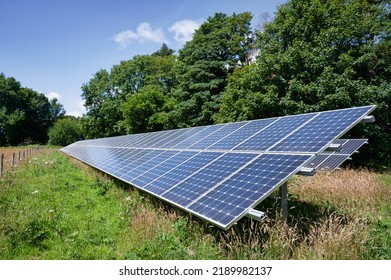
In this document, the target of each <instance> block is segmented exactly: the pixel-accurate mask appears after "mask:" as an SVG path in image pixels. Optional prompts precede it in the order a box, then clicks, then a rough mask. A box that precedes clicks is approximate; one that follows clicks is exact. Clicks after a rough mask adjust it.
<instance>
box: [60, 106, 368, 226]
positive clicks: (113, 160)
mask: <svg viewBox="0 0 391 280" xmlns="http://www.w3.org/2000/svg"><path fill="white" fill-rule="evenodd" d="M373 109H374V106H366V107H359V108H351V109H343V110H335V111H328V112H321V113H310V114H303V115H296V116H288V117H280V118H270V119H263V120H253V121H246V122H239V123H229V124H221V125H212V126H203V127H195V128H186V129H177V130H170V131H163V132H151V133H144V134H134V135H127V136H118V137H110V138H102V139H95V140H84V141H79V142H76V143H74V144H72V145H69V146H67V147H65V148H63V149H61V150H62V151H63V152H65V153H67V154H69V155H71V156H74V157H75V158H78V159H80V160H82V161H84V162H85V163H87V164H90V165H91V166H94V167H95V168H98V169H100V170H102V171H104V172H106V173H108V174H111V175H112V176H115V177H116V178H119V179H121V180H123V181H125V182H128V183H130V184H132V185H134V186H136V187H137V188H140V189H142V190H144V191H147V192H149V193H151V194H153V195H155V196H157V197H159V198H161V199H163V200H166V201H168V202H170V203H172V204H174V205H177V206H179V207H181V208H182V209H184V210H186V211H189V212H191V213H193V214H194V215H197V216H199V217H201V218H204V219H206V220H208V221H210V222H212V223H214V224H216V225H218V226H220V227H222V228H225V229H226V228H228V227H230V226H231V225H232V224H233V223H235V222H236V221H237V220H238V219H240V218H241V217H243V216H244V215H246V213H248V211H249V210H250V209H252V208H253V207H255V206H256V205H257V204H258V203H259V202H261V201H262V200H263V199H265V198H266V197H267V196H268V195H269V194H270V193H271V192H273V191H274V190H275V189H276V188H278V187H279V186H280V185H282V184H283V183H284V182H286V180H288V179H289V178H290V177H291V176H293V175H294V174H295V173H297V172H298V171H299V170H300V168H302V167H304V166H315V165H317V164H320V163H324V162H325V159H327V157H328V156H329V155H330V154H328V152H324V150H325V149H326V148H327V147H328V146H329V145H330V144H331V143H332V142H333V141H336V140H337V139H338V138H339V137H340V136H341V135H342V134H343V133H345V132H347V131H348V130H349V129H350V128H352V127H353V126H354V125H356V124H357V123H358V122H360V121H361V120H362V119H363V118H364V117H365V116H366V115H367V114H369V113H370V112H371V111H372V110H373ZM345 145H347V146H345ZM344 146H345V147H344ZM352 149H353V148H352V147H351V145H348V142H343V143H342V149H341V151H346V152H347V151H349V152H350V151H351V150H352ZM322 152H323V153H322ZM323 155H326V156H325V158H323ZM331 155H334V153H332V154H331ZM316 156H317V157H316ZM345 156H346V155H345ZM314 158H315V159H314ZM311 160H313V161H312V162H311ZM335 162H336V161H335V160H334V164H335Z"/></svg>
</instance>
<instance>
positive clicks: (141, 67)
mask: <svg viewBox="0 0 391 280" xmlns="http://www.w3.org/2000/svg"><path fill="white" fill-rule="evenodd" d="M267 18H268V17H264V19H267ZM252 20H253V16H252V14H251V13H250V12H244V13H240V14H232V15H226V14H223V13H216V14H214V15H213V16H211V17H209V18H208V19H207V20H206V21H205V22H204V23H203V24H202V25H201V26H200V27H199V28H198V29H197V30H196V31H195V32H194V34H193V38H192V39H191V40H190V41H188V42H186V43H185V44H184V46H183V47H182V49H180V50H179V51H178V52H176V51H174V50H172V49H170V48H169V47H168V46H167V45H166V44H163V45H162V46H161V48H160V49H159V50H157V51H156V52H155V53H152V54H150V55H136V56H134V57H133V58H131V59H129V60H126V61H121V62H120V63H119V64H117V65H114V66H113V67H112V68H111V69H110V70H109V71H108V70H105V69H101V70H99V71H97V72H96V73H95V74H94V75H93V77H92V78H91V79H90V80H89V81H88V82H86V83H85V84H83V85H82V87H81V90H82V98H83V100H84V103H85V107H86V111H87V113H86V114H85V115H84V116H83V117H82V118H81V119H79V120H75V119H70V118H68V119H65V120H64V119H62V120H61V122H59V124H58V125H57V127H54V128H53V129H52V132H51V135H52V136H51V138H52V139H54V138H55V137H54V136H58V135H60V134H61V135H60V137H59V138H60V139H62V140H61V143H60V144H61V145H65V144H67V143H68V142H71V141H72V140H79V139H80V138H81V137H84V138H101V137H110V136H116V135H124V134H130V133H142V132H150V131H158V130H165V129H174V128H183V127H191V126H200V125H209V124H216V123H224V122H233V121H242V120H250V119H257V118H268V117H276V116H283V115H292V114H300V113H309V112H314V111H323V110H332V109H340V108H347V107H354V106H363V105H369V104H376V105H377V109H376V110H375V111H374V115H375V117H376V122H375V123H373V124H366V125H358V126H356V127H355V128H354V129H353V130H351V131H350V132H349V135H347V136H346V137H352V138H353V137H359V138H364V137H365V138H369V143H370V145H366V147H365V148H364V149H361V150H360V153H361V155H362V156H361V158H360V159H359V162H360V163H363V164H365V165H369V166H373V167H377V168H379V167H380V168H381V167H386V168H389V167H390V166H391V157H390V154H391V110H390V104H391V81H390V77H391V75H390V72H391V61H390V60H391V4H390V2H389V1H379V0H367V1H359V0H349V1H345V0H328V1H322V0H290V1H288V2H287V3H286V4H283V5H280V6H279V7H278V10H277V12H276V14H275V15H274V18H272V19H271V20H268V21H265V20H264V21H263V22H261V23H260V24H259V26H258V28H256V29H252V28H251V21H252ZM2 79H3V80H4V77H3V78H2ZM1 86H2V85H0V87H1ZM19 88H20V87H19ZM21 91H23V92H27V91H28V90H27V89H23V90H21ZM0 93H1V88H0ZM24 94H27V93H24ZM41 98H42V97H41ZM1 104H2V101H1V100H0V141H8V142H6V143H11V142H12V141H10V139H11V138H7V137H10V136H7V137H5V136H4V135H5V134H4V131H10V130H9V129H6V126H7V125H14V126H17V125H18V123H19V118H20V117H21V116H22V115H21V114H22V113H21V112H19V110H15V109H12V110H8V109H7V110H8V111H7V112H4V109H1V108H3V107H4V106H2V105H1ZM12 108H16V107H15V106H14V107H12ZM48 108H49V109H50V106H49V107H48ZM11 111H12V112H13V116H12V117H11V116H8V121H7V120H6V121H4V120H3V119H2V118H4V116H5V115H7V114H8V112H11ZM26 116H27V114H26ZM40 123H41V125H43V126H46V128H47V127H48V126H50V125H51V124H52V123H53V118H52V119H49V120H46V119H42V122H40ZM20 125H22V122H21V123H20ZM64 131H66V132H64ZM71 131H73V132H74V133H73V134H72V133H71ZM29 133H30V132H29ZM31 133H34V131H31ZM27 134H28V133H27ZM27 134H26V135H27ZM70 135H74V136H72V137H71V136H70ZM42 137H43V136H42ZM45 137H47V136H46V135H45ZM21 138H23V137H21ZM73 138H75V139H73ZM76 138H77V139H76ZM1 139H3V140H1ZM4 139H8V140H4ZM19 139H20V138H19ZM43 140H44V139H43ZM18 141H19V140H18ZM53 142H56V141H53ZM12 143H14V142H12Z"/></svg>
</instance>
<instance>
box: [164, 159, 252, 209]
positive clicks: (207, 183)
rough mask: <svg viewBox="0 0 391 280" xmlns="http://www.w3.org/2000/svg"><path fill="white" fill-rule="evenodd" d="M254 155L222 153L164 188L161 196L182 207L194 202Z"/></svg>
mask: <svg viewBox="0 0 391 280" xmlns="http://www.w3.org/2000/svg"><path fill="white" fill-rule="evenodd" d="M256 156H257V155H254V154H231V153H224V154H222V155H221V156H219V157H217V158H216V159H214V160H212V161H211V162H209V163H208V164H207V165H205V166H203V167H202V168H201V169H199V170H198V171H197V172H195V173H193V174H191V175H190V176H188V177H187V178H184V179H183V180H182V181H181V182H179V183H177V184H176V185H174V186H173V187H172V188H170V189H168V190H166V191H165V192H164V193H163V194H162V196H163V197H165V198H166V199H168V200H171V201H174V202H177V203H178V204H179V205H181V206H182V207H187V206H188V205H189V204H190V203H191V202H194V201H195V200H196V199H197V198H198V197H200V196H202V195H203V194H204V193H205V192H208V191H209V190H210V189H211V188H213V187H214V186H215V185H216V184H218V183H219V182H220V181H222V180H223V179H224V178H226V177H227V176H229V175H230V174H231V173H232V172H235V171H236V170H237V169H239V168H241V167H242V166H243V165H245V164H246V163H247V162H248V161H249V160H251V159H252V158H254V157H256Z"/></svg>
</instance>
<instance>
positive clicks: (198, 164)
mask: <svg viewBox="0 0 391 280" xmlns="http://www.w3.org/2000/svg"><path fill="white" fill-rule="evenodd" d="M220 155H221V153H215V152H200V153H197V154H195V155H194V156H192V157H191V158H190V159H189V160H186V161H184V162H182V163H181V164H179V165H178V166H176V167H175V168H173V169H171V170H169V171H167V172H165V173H164V174H162V175H161V176H160V177H158V178H156V179H155V180H153V181H152V182H150V183H148V184H147V185H146V186H145V187H144V189H146V190H150V191H154V192H155V193H156V194H158V195H159V196H160V195H161V194H162V193H164V192H165V191H166V190H168V189H170V188H172V186H173V185H176V184H177V183H179V182H181V181H182V180H183V179H186V178H187V177H189V176H190V175H191V174H193V173H195V172H196V171H197V170H199V169H201V168H202V167H203V166H205V165H207V164H208V163H209V162H210V161H212V160H214V159H215V158H217V157H218V156H220Z"/></svg>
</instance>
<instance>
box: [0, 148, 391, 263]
mask: <svg viewBox="0 0 391 280" xmlns="http://www.w3.org/2000/svg"><path fill="white" fill-rule="evenodd" d="M9 151H12V150H9ZM9 151H8V152H9ZM288 190H289V194H288V195H289V207H290V209H289V219H288V224H284V223H283V222H282V219H281V215H280V212H279V209H280V207H279V205H278V200H274V199H267V200H265V201H264V202H262V203H261V204H260V205H259V210H262V211H265V212H267V214H268V219H266V220H265V221H263V222H255V221H252V220H250V219H247V218H244V219H242V220H241V221H240V222H239V223H238V224H236V225H234V226H233V227H232V228H230V229H229V230H228V231H223V230H220V229H218V228H216V227H214V226H212V225H210V224H208V223H206V222H204V221H202V220H200V219H198V218H195V217H192V216H190V215H189V214H187V213H184V212H182V211H180V210H178V209H177V208H175V207H172V206H170V205H168V204H166V203H164V202H161V201H160V200H158V199H155V198H153V197H152V196H150V195H147V194H145V193H142V192H141V191H138V190H137V189H134V188H133V187H131V186H130V185H127V184H125V183H122V182H120V181H117V180H115V179H113V178H111V177H109V176H107V175H104V174H102V173H101V172H99V171H97V170H95V169H93V168H91V167H88V166H87V165H85V164H83V163H80V162H78V161H76V160H74V159H72V158H70V157H68V156H66V155H65V154H63V153H61V152H59V151H58V150H55V149H47V150H42V151H40V153H37V154H36V155H34V156H32V157H30V158H29V159H28V160H25V161H23V162H21V163H20V164H19V165H18V167H17V168H14V169H12V170H8V172H6V173H4V174H3V176H2V177H1V178H0V259H3V260H8V259H18V260H20V259H60V260H70V259H102V260H111V259H186V260H187V259H190V260H191V259H232V260H235V259H284V260H286V259H353V260H355V259H375V260H378V259H387V260H390V259H391V174H389V173H385V174H378V173H375V172H371V171H369V170H366V169H360V170H353V169H343V170H340V171H336V172H333V173H331V174H327V173H319V174H317V175H315V176H314V177H301V176H296V177H294V178H293V180H291V181H289V182H288Z"/></svg>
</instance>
